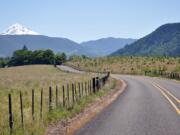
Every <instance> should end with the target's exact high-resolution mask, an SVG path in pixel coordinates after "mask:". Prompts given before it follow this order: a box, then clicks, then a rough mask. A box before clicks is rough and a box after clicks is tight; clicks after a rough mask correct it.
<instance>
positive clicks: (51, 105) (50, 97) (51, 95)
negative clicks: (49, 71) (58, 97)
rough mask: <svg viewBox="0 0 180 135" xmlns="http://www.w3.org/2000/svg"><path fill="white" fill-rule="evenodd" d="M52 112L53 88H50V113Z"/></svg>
mask: <svg viewBox="0 0 180 135" xmlns="http://www.w3.org/2000/svg"><path fill="white" fill-rule="evenodd" d="M51 110H52V87H51V86H50V87H49V112H50V111H51Z"/></svg>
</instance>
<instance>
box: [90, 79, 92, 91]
mask: <svg viewBox="0 0 180 135" xmlns="http://www.w3.org/2000/svg"><path fill="white" fill-rule="evenodd" d="M90 94H92V82H91V80H90Z"/></svg>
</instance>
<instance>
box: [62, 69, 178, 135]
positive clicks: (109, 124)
mask: <svg viewBox="0 0 180 135" xmlns="http://www.w3.org/2000/svg"><path fill="white" fill-rule="evenodd" d="M63 69H64V70H68V71H70V72H75V71H74V70H69V68H66V67H65V68H64V67H63ZM112 77H114V78H117V79H123V80H124V81H125V82H126V83H127V87H126V90H125V91H124V93H123V94H122V95H120V96H119V97H118V98H117V100H116V101H115V102H114V103H112V104H111V105H110V106H108V107H107V108H106V109H104V110H103V111H102V112H101V113H100V114H99V115H97V116H96V117H95V118H93V119H92V120H91V121H90V122H89V123H87V124H86V125H85V126H84V127H82V128H81V129H80V130H79V131H77V132H76V133H75V135H180V82H176V81H173V80H167V79H158V78H152V77H142V76H128V75H112Z"/></svg>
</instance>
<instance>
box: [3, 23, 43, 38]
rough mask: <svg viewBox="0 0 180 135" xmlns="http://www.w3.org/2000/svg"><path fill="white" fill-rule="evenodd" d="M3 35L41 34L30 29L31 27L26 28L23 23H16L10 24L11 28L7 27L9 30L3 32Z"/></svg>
mask: <svg viewBox="0 0 180 135" xmlns="http://www.w3.org/2000/svg"><path fill="white" fill-rule="evenodd" d="M1 35H40V34H39V33H37V32H34V31H32V30H30V29H29V28H26V27H25V26H23V25H21V24H18V23H16V24H14V25H12V26H10V27H9V28H7V30H5V31H4V32H2V33H1Z"/></svg>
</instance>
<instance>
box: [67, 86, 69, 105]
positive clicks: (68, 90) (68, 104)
mask: <svg viewBox="0 0 180 135" xmlns="http://www.w3.org/2000/svg"><path fill="white" fill-rule="evenodd" d="M67 100H68V101H67V102H68V103H67V104H68V107H69V84H67Z"/></svg>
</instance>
